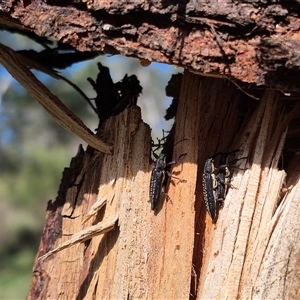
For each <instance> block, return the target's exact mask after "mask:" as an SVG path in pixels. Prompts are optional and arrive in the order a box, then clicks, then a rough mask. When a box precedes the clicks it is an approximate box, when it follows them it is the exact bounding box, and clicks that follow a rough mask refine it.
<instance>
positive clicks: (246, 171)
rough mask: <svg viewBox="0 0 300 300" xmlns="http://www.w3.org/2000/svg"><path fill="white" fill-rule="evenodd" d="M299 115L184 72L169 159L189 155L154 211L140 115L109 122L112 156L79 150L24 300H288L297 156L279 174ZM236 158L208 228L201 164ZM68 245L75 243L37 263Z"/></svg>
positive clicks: (293, 284)
mask: <svg viewBox="0 0 300 300" xmlns="http://www.w3.org/2000/svg"><path fill="white" fill-rule="evenodd" d="M241 106H243V107H246V106H247V108H248V109H247V114H246V115H245V114H244V115H241V113H242V112H243V111H244V110H243V109H241ZM299 110H300V106H299V104H296V105H292V106H291V107H289V109H288V110H287V107H286V101H284V100H281V96H280V94H279V93H278V92H275V91H270V90H266V91H265V92H264V95H263V97H262V99H261V101H255V100H252V99H251V98H248V97H245V95H244V94H243V93H242V92H239V91H237V89H236V86H235V85H233V84H230V83H229V82H225V81H224V80H220V79H212V78H206V77H201V76H198V75H193V74H191V73H188V72H186V73H185V75H184V77H183V82H182V88H181V96H180V103H179V108H178V114H177V117H176V123H175V124H176V125H175V126H176V134H175V139H174V141H175V142H178V141H182V142H180V143H178V144H177V145H176V146H175V147H174V155H173V158H174V160H176V159H177V158H178V157H179V156H180V154H183V153H187V155H186V156H185V157H184V158H183V159H182V161H180V162H179V163H177V164H176V165H175V166H174V168H173V169H172V172H173V173H174V174H176V176H178V177H180V178H182V179H185V180H186V182H180V181H178V180H177V179H175V178H174V179H172V180H171V184H170V185H169V189H168V190H167V194H168V197H166V198H165V199H167V198H168V199H169V201H164V202H162V203H160V205H159V208H158V210H157V211H156V212H153V211H151V210H150V204H149V203H148V202H147V200H148V188H149V181H150V173H151V164H150V163H149V159H150V145H151V143H150V130H149V128H148V126H147V125H145V124H144V123H143V122H142V121H141V119H140V112H139V109H137V108H132V109H128V110H126V111H125V112H124V113H122V114H121V115H119V116H117V117H112V118H111V119H109V120H108V121H107V122H106V123H105V128H104V129H103V132H104V133H105V135H106V137H105V139H106V140H107V142H112V143H113V144H114V153H113V155H106V154H100V153H98V152H97V151H94V150H92V149H91V148H89V149H88V150H87V151H85V152H84V151H83V150H80V151H79V153H78V155H77V156H76V157H75V158H74V160H73V161H72V163H71V167H70V169H69V170H68V171H66V172H65V175H64V177H63V180H62V185H61V188H60V192H59V196H58V198H57V200H56V201H55V202H54V203H53V204H51V205H49V208H48V219H47V225H46V227H45V231H44V235H43V239H42V243H41V246H40V249H39V252H38V254H37V258H36V262H35V267H34V280H33V283H32V286H31V290H30V293H29V295H28V299H46V298H50V299H57V298H59V297H63V298H64V299H103V298H107V299H124V298H132V299H136V298H149V299H187V298H197V299H224V298H228V299H247V298H249V299H274V298H280V299H282V298H287V299H292V298H293V299H296V298H297V295H298V294H299V293H298V271H297V267H296V266H297V263H298V262H299V243H298V236H299V234H298V225H299V220H300V217H299V211H300V210H299V209H298V206H299V201H298V192H297V191H298V189H299V187H298V185H299V182H298V179H299V176H298V175H297V172H296V171H294V170H295V169H294V168H292V166H293V165H294V164H295V161H293V160H294V159H296V158H297V156H295V157H294V158H293V159H292V160H291V162H290V167H288V164H286V163H283V162H282V164H284V165H287V169H288V168H291V170H290V172H289V174H288V177H287V178H286V173H285V171H283V170H279V169H278V167H277V166H278V164H279V161H280V159H281V158H280V157H281V153H282V151H283V149H284V148H285V147H286V137H287V136H288V135H289V131H288V130H287V129H288V125H289V124H290V123H291V121H292V120H293V119H295V117H297V116H299ZM183 139H184V140H183ZM287 141H288V140H287ZM238 148H239V149H240V150H241V151H240V152H238V157H240V158H241V157H243V158H244V159H241V160H239V161H238V163H237V164H236V167H238V168H231V172H232V174H231V178H232V180H231V185H232V186H231V187H230V188H229V191H228V194H227V197H226V200H225V205H224V207H223V209H221V210H220V211H219V215H218V220H217V221H216V223H213V222H212V220H211V218H210V217H209V215H208V214H207V213H206V211H205V205H204V202H203V192H202V172H203V165H204V162H205V160H206V159H207V158H209V157H212V156H213V155H214V154H215V153H216V152H218V151H222V150H224V149H229V150H233V149H238ZM285 178H286V179H287V183H288V186H286V185H284V181H285ZM283 187H286V188H285V189H283ZM103 202H104V206H105V207H102V208H100V209H94V210H91V207H92V206H95V203H102V204H103ZM87 217H91V218H90V219H89V220H88V221H87V222H85V223H82V222H84V221H85V220H86V219H87ZM116 220H117V221H116ZM114 222H115V226H114V227H113V225H114ZM92 224H98V226H99V225H100V226H102V227H101V228H100V229H96V230H95V229H94V228H93V227H91V226H92ZM95 226H97V225H95ZM103 227H104V228H108V229H107V230H110V231H109V232H105V230H103ZM112 228H113V229H112ZM103 232H104V233H103ZM99 233H102V234H99ZM73 235H75V236H73ZM283 235H284V236H283ZM68 240H72V241H73V244H69V243H68V242H67V245H64V246H65V247H66V248H64V249H58V250H59V251H58V252H56V250H54V251H53V252H50V255H49V256H46V257H45V256H43V255H45V254H47V252H49V251H51V250H53V249H55V248H56V247H59V246H60V245H62V243H64V242H66V241H68ZM76 241H77V243H76ZM41 256H42V257H41Z"/></svg>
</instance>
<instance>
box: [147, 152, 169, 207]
mask: <svg viewBox="0 0 300 300" xmlns="http://www.w3.org/2000/svg"><path fill="white" fill-rule="evenodd" d="M165 168H166V155H165V154H164V153H163V152H162V153H160V155H159V156H158V157H157V160H156V162H155V165H154V166H153V170H152V173H151V178H150V189H149V197H150V203H151V209H152V210H154V209H155V207H156V206H157V204H158V202H159V200H160V196H161V192H162V191H163V189H164V188H163V182H164V179H165Z"/></svg>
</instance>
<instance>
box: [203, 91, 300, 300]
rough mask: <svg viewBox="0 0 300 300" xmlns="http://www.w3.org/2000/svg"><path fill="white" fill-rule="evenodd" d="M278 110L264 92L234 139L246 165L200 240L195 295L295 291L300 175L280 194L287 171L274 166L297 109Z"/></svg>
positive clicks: (269, 295)
mask: <svg viewBox="0 0 300 300" xmlns="http://www.w3.org/2000/svg"><path fill="white" fill-rule="evenodd" d="M278 109H279V107H278V94H277V93H276V92H275V91H269V90H267V91H266V92H265V94H264V96H263V98H262V99H261V101H260V104H259V106H258V107H257V109H256V111H255V112H254V114H253V115H252V117H251V118H250V120H249V122H248V124H247V125H246V127H245V128H244V131H243V132H242V133H241V134H240V135H239V136H238V137H237V138H236V139H237V141H236V143H237V144H240V145H241V148H242V149H243V153H241V156H246V157H248V163H246V162H244V161H241V163H240V165H239V168H240V170H235V171H234V176H233V180H232V185H233V186H235V187H237V188H236V189H229V192H228V195H227V197H226V200H225V206H224V208H223V209H222V211H221V213H220V215H219V219H218V222H217V224H216V225H215V228H214V230H213V231H212V232H211V234H210V236H208V238H207V242H206V243H205V246H204V249H205V255H204V261H203V265H202V271H201V274H200V282H199V287H198V294H197V299H283V298H287V299H291V298H290V297H289V296H288V295H291V294H295V293H296V294H297V295H299V292H297V288H296V282H295V281H293V275H292V274H291V273H293V272H294V266H295V263H296V261H297V260H298V263H299V255H298V256H297V253H299V249H300V248H299V246H298V245H299V234H298V233H299V231H298V230H299V228H300V227H299V225H300V224H299V223H300V216H299V212H300V209H299V196H297V195H299V185H300V182H299V175H298V178H297V180H296V184H295V186H293V187H290V188H291V189H290V190H289V192H287V193H286V194H285V195H284V196H283V198H282V190H283V187H284V186H285V178H286V172H285V171H283V170H278V168H277V165H278V161H279V160H280V158H281V155H282V151H283V146H284V143H285V139H286V134H287V126H288V123H289V122H290V121H291V119H292V117H295V116H297V114H299V107H298V106H297V105H296V106H295V107H294V108H293V109H292V110H291V111H290V112H287V113H286V114H282V113H278ZM274 116H277V117H276V118H274ZM287 120H288V122H287ZM274 141H276V143H275V142H274ZM271 146H272V147H271ZM291 175H292V174H291ZM296 228H297V230H295V229H296ZM297 257H298V258H297ZM290 260H292V261H293V263H294V264H293V266H292V265H291V261H290ZM201 278H203V280H201ZM297 284H298V283H297ZM287 285H288V287H289V290H287ZM284 295H285V296H284ZM293 299H296V298H295V297H294V298H293Z"/></svg>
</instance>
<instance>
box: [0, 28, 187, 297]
mask: <svg viewBox="0 0 300 300" xmlns="http://www.w3.org/2000/svg"><path fill="white" fill-rule="evenodd" d="M0 42H1V43H3V44H5V45H7V46H9V47H11V48H13V49H14V50H24V49H34V50H43V49H42V48H41V46H40V45H38V44H35V43H34V42H33V41H32V40H29V39H28V38H26V37H24V36H21V35H18V34H10V33H9V32H6V31H0ZM98 61H100V62H101V63H102V64H104V65H105V66H107V67H109V68H110V72H111V75H112V78H113V80H114V82H116V81H119V80H121V79H122V78H123V77H124V75H125V74H126V73H127V74H128V75H132V74H135V75H137V77H138V79H139V80H140V83H141V86H142V87H143V93H142V95H141V96H140V97H139V100H138V105H139V106H140V107H141V108H142V117H143V120H144V121H145V122H146V123H148V124H149V125H150V127H151V128H152V136H153V138H156V137H159V136H161V135H162V129H164V130H168V129H169V128H170V127H171V125H172V121H168V122H166V121H165V120H164V118H163V116H164V115H165V110H166V108H167V107H168V106H169V105H170V103H171V99H170V98H168V97H166V96H165V87H166V85H167V83H168V81H169V80H170V78H171V74H173V73H178V72H180V71H181V70H180V69H175V68H174V67H172V66H168V65H162V64H157V63H152V64H151V65H150V66H148V67H142V66H141V65H140V63H139V61H138V60H136V59H131V58H125V57H121V56H98V57H97V58H96V59H94V60H91V61H86V62H82V63H78V64H74V65H72V66H71V67H70V68H68V69H65V70H63V71H62V72H61V75H63V76H64V77H66V78H68V79H69V80H71V81H72V82H73V83H75V84H77V85H78V86H79V87H80V89H81V90H82V91H83V92H84V93H85V94H86V95H87V96H88V97H90V98H93V97H95V96H96V94H95V91H94V90H93V88H92V87H91V85H90V84H89V83H88V81H87V80H86V78H87V77H92V78H93V79H96V77H97V74H98V68H97V62H98ZM34 74H35V75H36V76H37V77H38V79H39V80H40V81H42V82H43V83H44V84H45V85H46V86H47V87H48V88H49V89H50V90H51V91H52V93H54V94H55V95H57V96H58V97H59V98H60V99H61V100H62V101H63V102H64V103H65V104H66V105H67V106H68V107H69V108H70V109H72V111H73V112H75V113H76V114H77V115H78V116H79V117H80V118H81V119H82V120H83V121H84V123H85V124H86V125H87V126H88V127H89V128H91V130H94V129H95V128H96V127H97V125H98V120H97V116H96V114H95V113H94V112H93V111H92V109H91V108H90V107H89V106H88V105H87V103H86V102H85V101H84V100H83V99H82V98H81V96H80V95H79V94H78V93H77V92H76V91H75V90H74V89H72V88H71V87H70V86H69V85H68V84H67V83H65V82H64V81H62V80H55V79H53V78H51V77H49V76H47V75H45V74H43V73H39V72H36V71H34ZM0 80H1V85H0V201H1V204H0V299H24V298H25V297H26V295H27V292H28V290H29V287H30V283H31V277H32V267H33V262H34V259H35V254H36V251H37V249H38V245H39V241H40V237H41V234H42V230H43V226H44V222H45V212H46V206H47V202H48V201H49V200H50V199H52V200H53V201H54V200H55V198H56V194H57V191H58V188H59V184H60V180H61V176H62V172H63V169H64V168H65V167H68V166H69V164H70V161H71V158H72V157H73V156H75V154H76V152H77V149H78V145H79V144H82V143H83V142H82V141H81V140H80V139H78V138H77V137H76V136H75V135H74V134H72V133H70V132H68V131H66V130H64V129H63V128H61V127H60V126H59V125H58V124H57V123H56V122H55V121H54V120H53V119H51V117H50V116H49V115H48V114H47V112H45V111H44V110H43V108H42V107H41V106H40V105H39V104H38V102H36V101H35V100H34V99H32V98H31V96H30V95H28V93H27V92H26V90H25V89H24V88H23V87H21V86H20V85H19V84H18V82H16V81H15V80H14V79H13V78H12V77H11V76H10V75H9V74H8V73H7V72H6V70H5V69H4V68H3V67H2V66H1V65H0Z"/></svg>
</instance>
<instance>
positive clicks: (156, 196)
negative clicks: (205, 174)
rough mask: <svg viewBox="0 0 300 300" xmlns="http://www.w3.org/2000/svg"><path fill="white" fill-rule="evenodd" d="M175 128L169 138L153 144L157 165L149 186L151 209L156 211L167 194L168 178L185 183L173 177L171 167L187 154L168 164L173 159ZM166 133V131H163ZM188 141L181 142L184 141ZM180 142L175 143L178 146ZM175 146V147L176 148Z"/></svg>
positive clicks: (154, 167)
mask: <svg viewBox="0 0 300 300" xmlns="http://www.w3.org/2000/svg"><path fill="white" fill-rule="evenodd" d="M174 128H175V127H173V128H172V129H171V131H170V133H169V135H168V136H167V137H165V136H164V137H163V138H162V139H157V140H158V144H154V143H152V147H154V150H153V156H154V157H155V158H156V161H155V164H154V166H153V170H152V173H151V178H150V186H149V202H150V203H151V209H152V210H155V208H156V206H157V204H158V203H159V200H160V198H161V194H162V193H165V190H166V187H167V185H168V178H169V177H172V178H175V179H177V180H179V181H180V182H184V181H185V180H183V179H180V178H178V177H176V176H173V175H172V173H171V172H170V171H171V165H173V164H176V163H177V161H179V160H180V158H181V157H182V156H185V155H186V153H184V154H181V155H180V156H179V157H178V159H177V161H171V162H168V163H167V159H171V158H172V155H173V142H174V132H175V131H174ZM163 133H165V131H163ZM184 140H186V139H183V140H180V141H179V142H181V141H184ZM179 142H177V143H175V145H177V144H178V143H179ZM175 145H174V146H175ZM161 147H163V150H162V151H161V153H160V154H159V155H157V154H155V151H156V150H157V149H159V148H161Z"/></svg>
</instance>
